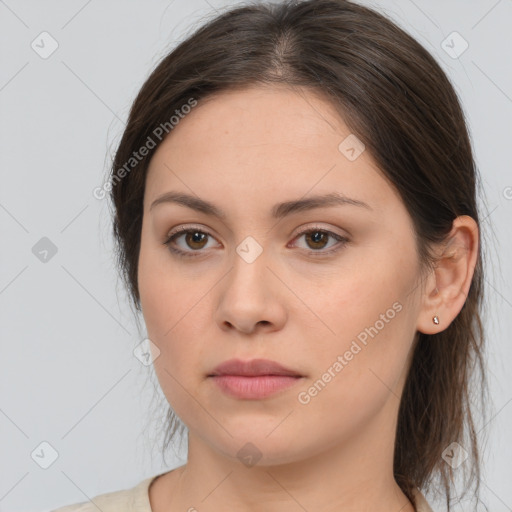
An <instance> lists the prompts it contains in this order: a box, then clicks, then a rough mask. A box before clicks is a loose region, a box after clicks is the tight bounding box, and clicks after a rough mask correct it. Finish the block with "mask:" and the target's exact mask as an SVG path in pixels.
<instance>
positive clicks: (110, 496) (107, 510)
mask: <svg viewBox="0 0 512 512" xmlns="http://www.w3.org/2000/svg"><path fill="white" fill-rule="evenodd" d="M158 476H159V475H155V476H152V477H150V478H146V479H145V480H142V481H141V482H140V483H138V484H137V485H135V486H134V487H131V488H129V489H123V490H119V491H114V492H107V493H103V494H98V495H97V496H94V497H93V498H91V500H89V501H83V502H79V503H73V504H71V505H65V506H63V507H60V508H57V509H55V510H52V511H50V512H98V509H99V510H101V511H102V512H152V511H151V505H150V502H149V494H148V489H149V485H150V484H151V482H152V481H153V480H154V479H155V478H157V477H158Z"/></svg>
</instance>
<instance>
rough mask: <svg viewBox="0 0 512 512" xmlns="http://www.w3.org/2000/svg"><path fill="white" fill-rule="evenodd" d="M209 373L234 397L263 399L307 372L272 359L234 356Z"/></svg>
mask: <svg viewBox="0 0 512 512" xmlns="http://www.w3.org/2000/svg"><path fill="white" fill-rule="evenodd" d="M208 377H209V378H211V379H212V380H213V381H214V382H215V383H216V384H217V385H218V386H219V388H220V389H221V391H223V392H224V393H225V394H227V395H229V396H231V397H234V398H240V399H246V400H261V399H263V398H266V397H269V396H271V395H274V394H276V393H278V392H280V391H284V390H285V389H287V388H289V387H291V386H294V385H296V384H297V382H299V381H300V380H302V378H303V375H301V374H300V373H299V372H297V371H294V370H291V369H289V368H286V367H284V366H282V365H280V364H279V363H276V362H275V361H270V360H268V359H252V360H250V361H241V360H239V359H231V360H229V361H225V362H224V363H222V364H220V365H219V366H217V367H216V368H215V370H214V371H213V373H212V374H210V375H208Z"/></svg>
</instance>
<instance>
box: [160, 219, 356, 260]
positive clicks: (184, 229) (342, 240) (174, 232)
mask: <svg viewBox="0 0 512 512" xmlns="http://www.w3.org/2000/svg"><path fill="white" fill-rule="evenodd" d="M194 230H197V231H199V232H201V233H203V234H206V235H207V236H209V237H211V238H215V239H216V237H215V236H214V235H213V234H212V233H211V232H210V231H209V229H206V228H203V227H202V226H199V225H194V224H186V225H180V226H179V227H178V228H173V229H171V230H170V231H169V232H168V234H167V235H166V237H165V240H164V242H163V245H166V246H167V247H168V249H169V250H170V251H172V252H174V253H175V254H178V256H183V257H189V256H190V257H198V256H203V255H204V254H205V253H206V251H203V250H198V251H193V250H188V251H184V250H182V249H179V248H175V247H171V242H172V241H173V240H174V239H176V238H178V237H179V236H180V235H181V234H185V233H188V232H190V231H194ZM315 230H316V231H321V232H323V233H326V234H327V235H328V236H329V237H331V238H334V239H336V240H337V242H338V243H337V244H336V245H335V246H334V248H330V249H328V250H322V249H319V250H316V251H315V250H313V249H302V250H303V251H305V252H306V253H307V254H308V255H311V256H313V257H322V256H328V255H330V254H332V253H335V252H337V251H339V250H340V249H341V248H342V247H343V246H345V245H346V244H347V243H348V242H349V241H350V240H349V238H348V237H347V236H344V235H341V234H339V233H337V232H335V231H333V230H332V229H329V228H327V227H322V226H321V225H319V223H313V225H306V226H302V227H300V228H298V231H297V232H296V233H295V234H294V235H293V237H292V242H293V241H295V240H296V239H297V238H299V237H300V236H302V235H304V234H306V233H310V232H312V231H315ZM287 247H288V245H287Z"/></svg>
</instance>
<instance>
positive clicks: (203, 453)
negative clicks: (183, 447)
mask: <svg viewBox="0 0 512 512" xmlns="http://www.w3.org/2000/svg"><path fill="white" fill-rule="evenodd" d="M277 113H278V114H277ZM350 133H351V132H350V129H349V128H348V127H347V126H346V125H345V124H344V122H343V121H342V120H341V119H340V118H339V116H338V115H337V114H336V112H335V110H334V109H333V107H332V106H331V105H330V104H329V103H328V102H327V101H326V100H324V99H323V98H322V97H320V96H318V95H316V94H314V93H313V92H311V91H308V90H299V89H295V90H292V89H290V88H287V87H284V86H272V87H268V86H258V87H250V88H246V89H243V90H238V91H230V92H223V93H220V94H216V95H215V96H211V97H209V98H208V99H207V100H202V101H200V102H199V104H198V105H197V106H196V107H195V108H194V109H193V110H192V112H191V113H190V114H188V115H187V116H186V117H185V118H184V119H183V120H181V121H180V122H179V124H178V125H177V126H176V127H175V128H174V129H173V131H172V133H171V134H170V136H168V137H167V138H166V139H165V140H164V142H163V143H162V144H161V145H160V147H159V148H158V149H157V151H156V153H155V155H154V156H153V158H152V160H151V163H150V167H149V170H148V175H147V182H146V188H145V196H144V215H143V227H142V234H141V237H142V238H141V250H140V258H139V275H138V283H139V290H140V298H141V305H142V311H143V315H144V319H145V322H146V326H147V332H148V337H149V338H150V339H151V341H152V342H153V343H154V346H155V347H158V350H159V351H160V352H159V355H158V357H157V358H156V359H155V361H154V366H155V371H156V373H157V376H158V379H159V382H160V385H161V387H162V390H163V393H164V394H165V396H166V398H167V400H168V401H169V403H170V404H171V406H172V407H173V409H174V410H175V412H176V413H177V414H178V416H179V417H180V418H181V419H182V421H183V422H184V423H185V424H186V425H187V427H188V429H189V445H188V460H187V463H186V464H185V465H184V466H181V467H179V468H177V469H175V470H173V471H170V472H168V473H166V474H164V475H163V476H161V477H159V478H158V479H157V480H155V482H154V483H153V485H152V486H151V488H150V491H149V497H150V501H151V505H152V508H153V511H154V512H164V511H166V512H174V511H178V510H180V511H187V510H190V511H193V510H198V511H201V512H208V511H221V510H238V511H257V510H258V511H261V510H265V511H267V512H274V511H279V512H288V511H290V512H291V511H293V512H295V511H297V510H304V509H305V510H309V511H312V510H315V511H322V512H330V511H335V510H336V511H339V510H344V511H346V512H356V511H357V512H361V511H363V510H372V511H373V512H389V511H396V512H399V511H400V512H414V508H413V506H412V504H411V503H410V502H409V500H408V499H407V497H406V496H405V495H404V494H403V493H402V491H401V490H400V488H399V487H398V485H397V484H396V482H395V480H394V478H393V447H394V438H395V431H396V420H397V414H398V406H399V397H400V396H401V392H402V389H403V385H404V381H405V377H406V372H407V368H408V365H409V356H410V355H411V354H412V351H411V348H412V347H413V346H414V345H413V344H414V341H415V335H416V333H417V331H420V332H424V333H434V332H438V331H441V330H444V329H445V328H446V327H447V326H448V325H449V324H450V323H451V321H452V320H453V319H454V318H455V316H456V315H457V314H458V313H459V311H460V309H461V308H462V306H463V304H464V301H465V298H466V296H467V293H468V290H469V286H470V283H471V278H472V275H473V271H474V266H475V263H476V255H477V247H478V228H477V225H476V223H475V222H474V220H473V219H471V218H470V217H467V216H462V217H458V218H457V219H456V220H455V221H454V224H453V229H452V233H451V234H450V243H449V244H448V245H447V246H446V251H445V253H443V248H445V246H443V247H440V248H439V257H440V259H439V262H438V266H437V267H436V269H435V271H433V272H431V273H430V274H428V275H427V276H424V275H422V274H421V272H420V270H421V269H420V267H419V260H418V255H417V252H416V246H415V240H414V231H413V226H412V221H411V218H410V216H409V214H408V212H407V210H406V209H405V207H404V205H403V203H402V201H401V199H400V197H399V196H398V194H397V193H396V191H395V190H394V188H393V187H392V186H391V185H390V183H389V182H388V181H387V180H386V179H385V178H384V177H383V175H382V174H381V173H380V171H379V169H378V168H377V166H376V164H375V162H374V161H373V159H372V157H371V155H370V153H369V152H368V151H363V153H362V154H361V155H360V156H359V157H358V158H357V159H356V160H354V161H350V160H349V159H348V158H346V156H345V155H344V154H342V153H341V152H340V150H339V149H338V146H339V144H340V142H342V141H343V140H344V139H345V138H346V137H347V136H348V135H349V134H350ZM171 190H173V191H179V192H184V193H188V194H192V195H195V196H198V197H200V198H201V199H204V200H207V201H209V202H212V203H214V204H215V205H216V206H217V207H219V208H220V209H222V210H224V211H225V212H226V218H225V219H223V220H221V219H218V218H216V217H213V216H211V215H207V214H205V213H201V212H197V211H195V210H192V209H190V208H187V207H185V206H181V205H179V204H176V203H161V204H159V205H157V206H155V207H154V208H152V209H150V207H151V204H152V202H153V201H154V200H155V199H156V198H158V197H159V196H161V195H162V194H163V193H165V192H168V191H171ZM333 191H337V192H340V193H343V194H344V195H345V196H347V197H350V198H354V199H357V200H360V201H364V202H365V203H367V204H368V205H369V206H370V208H371V209H368V208H363V207H358V206H353V205H342V206H334V207H322V208H317V209H315V210H311V211H304V212H299V213H294V214H292V215H290V216H289V217H285V218H283V219H281V220H279V221H277V220H276V219H273V218H272V217H271V215H270V212H271V208H272V207H273V206H274V204H276V203H279V202H283V201H289V200H294V199H299V198H303V197H304V196H306V197H308V196H310V195H313V194H324V193H329V192H333ZM191 224H192V225H193V226H190V225H191ZM179 226H183V227H191V229H194V228H196V230H197V229H200V230H201V231H202V232H204V233H208V234H209V235H208V236H207V238H206V241H203V242H202V243H199V242H197V239H196V242H195V243H194V240H193V239H191V238H190V236H189V237H188V238H187V237H186V236H185V235H182V236H180V237H179V238H178V239H176V240H175V242H174V246H175V247H178V248H181V249H182V250H184V251H188V252H189V253H190V252H197V251H198V250H199V252H201V253H202V255H200V256H199V257H196V258H194V257H191V258H188V259H187V258H186V257H181V258H180V257H179V256H177V255H175V254H173V253H171V252H170V250H169V248H168V246H166V245H164V244H163V242H164V241H165V240H166V238H167V235H168V234H169V233H170V231H171V230H172V229H173V228H175V227H179ZM302 228H311V229H312V230H313V231H314V229H315V228H316V229H323V230H328V231H331V232H333V233H335V234H338V235H340V236H345V237H346V238H348V242H347V243H346V244H345V245H340V243H339V242H338V241H337V240H336V239H335V238H333V237H332V236H331V237H329V238H325V239H324V240H323V241H321V242H318V241H317V242H316V245H315V243H314V241H313V240H311V239H310V238H308V237H307V236H306V235H301V236H297V233H298V231H299V229H302ZM247 236H251V237H253V238H254V239H255V240H256V241H257V242H258V244H259V245H260V246H261V248H262V249H263V252H262V253H261V254H260V255H259V256H258V257H257V258H256V259H255V261H253V262H252V263H248V262H247V261H246V260H244V259H243V258H242V257H241V256H239V254H238V253H237V252H236V248H237V246H238V245H239V244H240V243H241V242H242V241H244V239H245V238H246V237H247ZM187 242H188V244H187ZM336 247H338V248H339V250H338V251H336V252H334V253H331V254H330V255H327V256H323V257H319V256H318V255H316V256H315V255H312V254H311V253H313V252H314V251H316V252H317V253H319V252H322V251H323V252H326V251H329V250H330V249H334V248H336ZM198 248H199V249H198ZM194 249H195V251H194ZM422 278H423V279H422ZM397 302H398V303H399V304H400V305H401V310H400V311H399V312H397V313H396V314H395V315H394V317H393V318H392V319H391V320H389V319H388V322H385V325H384V327H383V328H381V329H380V330H379V331H378V334H377V335H375V336H374V337H373V338H371V337H369V338H368V341H367V345H362V344H361V343H359V345H361V347H362V349H361V350H360V351H359V352H358V353H357V354H356V355H355V356H354V357H353V358H352V360H350V361H349V362H348V364H347V365H346V366H344V367H343V369H342V370H341V371H340V372H339V373H338V374H337V375H336V377H334V378H332V379H331V380H330V382H328V384H327V385H326V386H325V387H324V388H323V389H322V390H321V391H320V392H318V393H317V394H316V396H314V397H311V400H310V401H309V402H308V403H307V404H303V403H300V402H299V400H298V395H299V393H300V392H304V391H307V390H308V389H309V388H310V387H311V386H312V385H313V383H315V382H316V381H318V379H319V378H321V377H322V375H323V374H324V373H325V372H326V371H327V369H328V368H330V367H331V368H332V366H333V363H334V362H335V361H336V360H337V357H338V355H343V354H344V353H345V352H346V351H347V350H348V349H349V348H350V346H351V343H352V342H353V341H354V340H356V339H357V336H358V334H360V333H361V332H362V331H364V330H365V328H368V327H370V326H375V325H376V321H377V320H379V319H380V318H382V317H381V316H380V315H382V314H385V312H386V311H387V310H389V309H390V308H392V305H393V304H394V303H395V304H396V303H397ZM436 314H437V315H438V316H439V318H440V324H439V325H435V324H434V323H433V322H432V317H433V316H434V315H436ZM153 353H154V355H156V354H157V352H156V350H155V349H153ZM231 358H239V359H243V360H249V359H253V358H267V359H271V360H274V361H277V362H279V363H281V364H282V365H284V366H287V367H288V368H292V369H294V370H297V371H298V372H299V373H300V374H301V375H303V378H302V379H300V381H298V382H297V384H296V385H294V386H293V387H292V388H288V389H286V390H283V391H281V392H279V393H277V394H276V395H272V396H271V397H269V398H265V399H262V400H246V399H245V400H244V399H239V398H233V397H230V396H227V395H226V394H224V393H223V392H222V391H220V390H219V388H218V387H217V386H216V384H215V383H214V382H212V380H211V379H209V378H207V375H208V374H209V373H211V371H212V370H213V368H214V367H215V366H216V365H218V364H219V363H221V362H223V361H225V360H228V359H231ZM248 442H250V443H252V444H253V445H254V446H256V447H257V450H258V452H259V453H260V454H261V459H260V460H259V461H258V462H257V464H256V465H254V466H252V467H248V466H246V465H245V464H243V463H242V461H241V460H240V459H239V458H238V457H237V453H238V451H239V450H240V449H241V448H242V447H244V445H246V443H248ZM301 507H302V508H301Z"/></svg>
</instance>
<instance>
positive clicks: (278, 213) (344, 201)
mask: <svg viewBox="0 0 512 512" xmlns="http://www.w3.org/2000/svg"><path fill="white" fill-rule="evenodd" d="M162 203H176V204H179V205H182V206H186V207H187V208H191V209H192V210H196V211H198V212H201V213H204V214H206V215H212V216H214V217H218V218H219V219H226V217H227V215H226V213H225V212H224V211H222V210H221V209H220V208H219V207H217V206H215V205H214V204H213V203H210V202H208V201H205V200H204V199H200V198H199V197H197V196H192V195H189V194H185V193H183V192H174V191H170V192H166V193H165V194H163V195H161V196H160V197H158V198H157V199H155V200H154V201H153V203H152V204H151V206H150V208H149V210H150V211H151V210H152V209H153V208H154V207H155V206H157V205H159V204H162ZM343 205H351V206H359V207H362V208H366V209H368V210H372V208H371V207H370V206H369V205H368V204H366V203H365V202H363V201H360V200H358V199H351V198H349V197H346V196H344V195H343V194H340V193H338V192H331V193H329V194H324V195H316V196H310V197H308V198H305V199H296V200H293V201H285V202H283V203H278V204H276V205H274V206H273V208H272V212H271V215H272V217H274V218H276V219H281V218H283V217H286V216H287V215H291V214H293V213H298V212H304V211H308V210H313V209H315V208H326V207H332V206H343Z"/></svg>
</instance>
